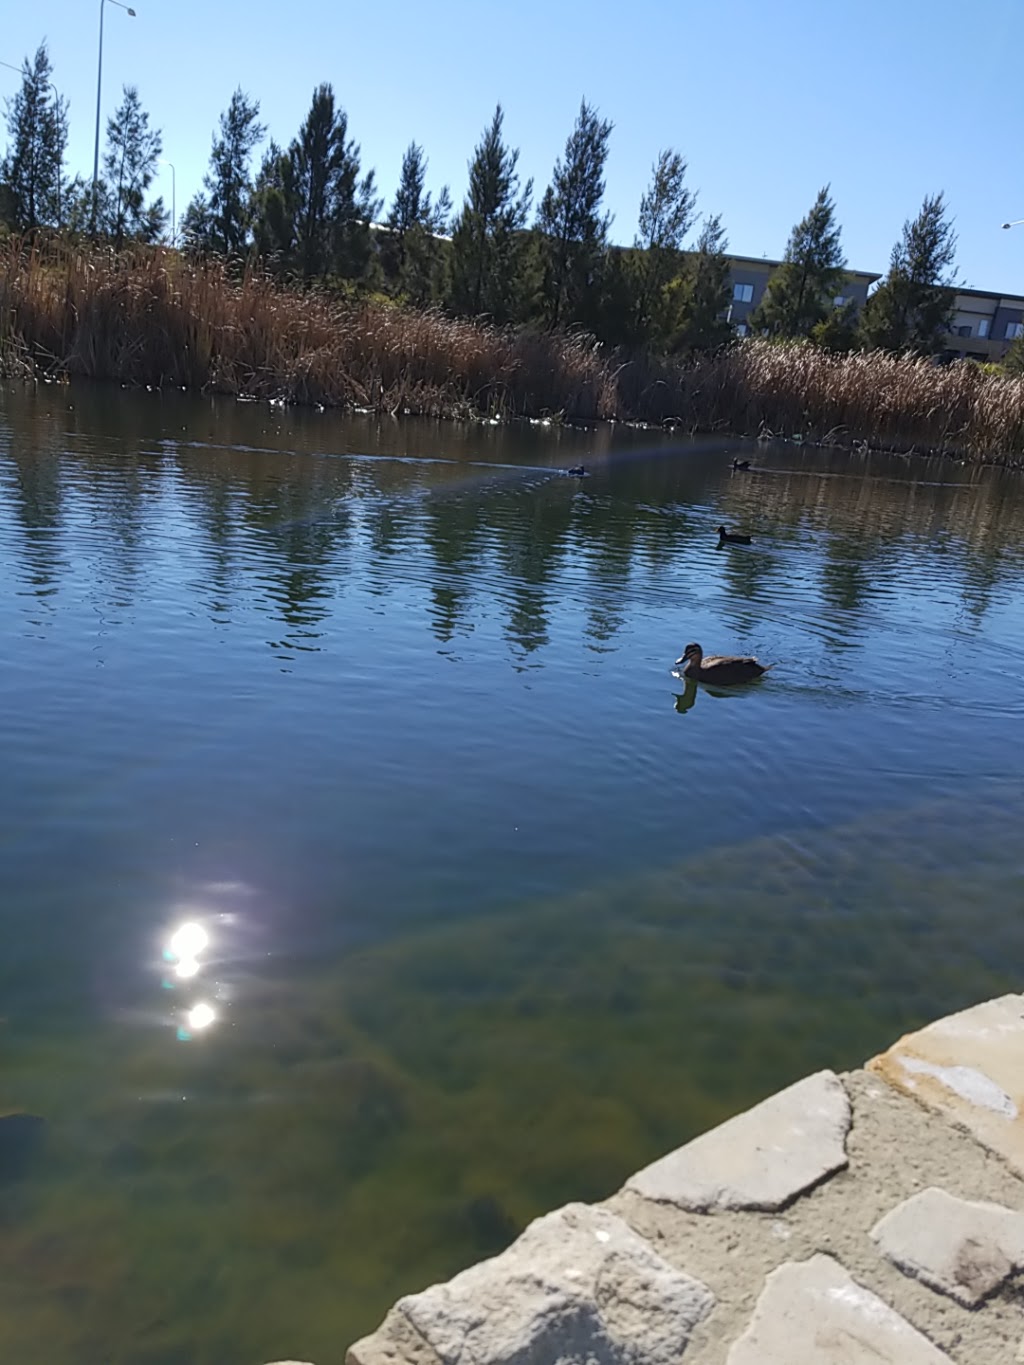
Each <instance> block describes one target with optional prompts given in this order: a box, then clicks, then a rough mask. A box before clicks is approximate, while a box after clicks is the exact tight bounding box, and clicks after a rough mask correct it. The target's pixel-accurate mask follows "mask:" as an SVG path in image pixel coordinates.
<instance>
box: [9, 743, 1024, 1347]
mask: <svg viewBox="0 0 1024 1365" xmlns="http://www.w3.org/2000/svg"><path fill="white" fill-rule="evenodd" d="M684 723H689V722H688V721H687V722H684ZM1022 814H1024V812H1022V811H1021V808H1020V802H1019V795H1018V794H1017V793H1016V792H1012V793H1011V792H1002V791H1000V790H998V789H994V790H993V791H992V793H991V795H990V796H989V797H987V798H984V797H983V798H982V799H980V800H972V801H971V802H970V804H969V806H966V807H965V806H964V805H962V804H960V803H958V802H954V801H948V800H947V801H936V802H933V803H927V804H922V805H921V806H919V807H917V808H913V809H910V810H901V811H899V812H888V811H879V812H878V813H877V814H876V815H873V816H871V817H869V818H866V819H863V820H860V821H857V822H854V823H852V824H849V825H846V826H840V827H837V828H835V829H832V830H829V831H827V832H821V833H818V834H807V833H801V834H800V835H799V836H797V837H789V836H785V837H776V838H760V839H756V840H754V841H751V842H749V843H744V844H741V845H738V846H733V847H727V848H721V849H717V850H714V851H712V852H709V853H705V854H701V855H700V856H697V857H693V858H688V859H685V860H683V861H682V862H680V863H677V864H675V865H671V866H666V867H662V868H658V869H656V870H653V871H652V872H650V873H649V874H647V875H643V876H640V877H629V878H627V879H624V880H622V881H619V882H615V883H612V884H609V885H604V886H597V887H595V888H594V889H593V890H589V891H583V892H578V893H575V894H572V895H570V896H567V897H564V898H556V899H553V900H548V901H543V902H539V903H534V904H525V905H516V906H515V907H513V908H512V909H511V910H509V911H508V912H507V913H502V914H495V915H490V916H488V917H486V918H479V919H472V920H469V921H466V920H465V919H463V918H461V917H459V918H455V919H451V920H449V921H447V922H444V921H442V922H439V923H435V924H433V925H431V926H430V927H427V928H422V929H417V928H415V927H414V926H409V927H408V929H407V931H406V932H404V933H402V934H401V935H400V936H399V937H398V938H397V939H396V940H395V941H392V942H389V943H386V944H377V945H368V946H365V947H364V948H362V949H361V950H358V951H354V952H351V953H350V954H348V955H346V957H345V958H344V959H341V960H338V961H336V962H330V963H327V964H325V965H322V966H320V967H317V968H315V969H310V968H309V967H305V966H304V967H302V968H301V969H300V968H299V967H298V966H297V965H295V966H294V967H293V968H289V967H288V965H287V964H283V965H279V967H278V968H277V969H276V970H275V971H274V972H273V973H272V974H271V975H269V976H261V978H260V979H259V980H255V979H254V980H252V981H250V982H249V983H248V987H247V993H246V1003H245V1011H244V1017H242V1016H239V1019H238V1022H237V1026H236V1027H234V1028H232V1029H231V1030H230V1031H229V1032H228V1033H225V1034H223V1035H221V1036H220V1037H218V1039H217V1045H216V1046H215V1047H210V1048H209V1049H206V1047H205V1044H204V1043H203V1042H202V1041H199V1042H197V1043H196V1044H195V1045H191V1046H189V1047H183V1048H178V1049H175V1048H173V1047H172V1048H168V1047H167V1045H166V1041H165V1040H164V1039H163V1038H161V1039H159V1040H157V1039H156V1038H155V1037H154V1038H153V1040H152V1041H151V1042H148V1043H147V1041H146V1036H145V1034H143V1033H141V1032H139V1031H134V1032H131V1031H129V1032H126V1031H125V1030H124V1029H123V1028H116V1027H113V1026H111V1027H110V1028H109V1029H107V1030H106V1031H104V1032H100V1033H90V1036H89V1040H88V1044H87V1045H86V1044H85V1043H83V1045H82V1047H81V1048H79V1049H76V1046H75V1043H74V1041H73V1040H71V1039H69V1038H68V1037H67V1036H56V1035H47V1034H45V1033H44V1034H42V1035H40V1036H39V1037H37V1038H35V1039H31V1040H29V1039H21V1040H19V1047H18V1048H17V1050H16V1052H15V1053H14V1055H13V1057H12V1058H11V1059H10V1061H11V1062H13V1065H11V1064H8V1065H5V1068H4V1085H5V1092H6V1098H7V1099H8V1101H10V1100H11V1099H14V1098H17V1099H18V1100H19V1101H20V1102H21V1103H23V1104H24V1106H25V1107H26V1108H32V1107H34V1106H38V1108H39V1109H40V1110H42V1111H44V1112H46V1113H47V1114H48V1115H49V1116H50V1118H51V1120H52V1122H51V1125H50V1130H49V1132H48V1133H47V1136H46V1138H45V1140H44V1146H43V1149H42V1152H41V1153H40V1166H42V1160H41V1158H42V1156H43V1155H44V1154H45V1176H43V1177H41V1178H40V1179H38V1180H31V1181H28V1182H26V1183H23V1184H20V1185H19V1186H17V1187H16V1188H15V1189H14V1190H13V1191H11V1192H10V1193H9V1195H8V1202H6V1203H5V1234H4V1238H3V1239H2V1243H0V1324H2V1325H0V1348H2V1350H3V1353H4V1356H5V1358H7V1359H12V1360H19V1359H30V1358H33V1353H34V1352H36V1351H37V1349H38V1345H39V1342H40V1341H45V1342H46V1345H47V1359H48V1360H49V1361H51V1362H52V1365H72V1363H73V1362H81V1361H84V1360H100V1359H102V1360H104V1361H107V1362H110V1365H121V1363H122V1362H131V1365H171V1363H172V1362H173V1363H175V1365H176V1363H177V1362H180V1361H182V1360H184V1359H188V1360H189V1361H190V1362H192V1365H219V1363H220V1362H223V1361H241V1360H247V1359H273V1358H275V1357H276V1356H278V1355H282V1354H285V1355H286V1354H287V1353H288V1352H291V1353H292V1354H295V1355H297V1356H299V1357H309V1358H312V1359H332V1358H335V1357H340V1354H341V1351H342V1349H343V1348H344V1346H345V1345H346V1344H347V1343H348V1342H350V1341H351V1340H352V1339H354V1338H355V1337H356V1336H358V1335H360V1334H361V1333H363V1332H364V1331H366V1330H368V1329H370V1328H371V1327H372V1326H373V1325H375V1323H376V1322H377V1321H378V1320H379V1318H380V1317H381V1315H382V1314H383V1313H384V1311H386V1309H387V1308H388V1307H389V1306H390V1304H391V1302H392V1301H393V1300H394V1299H395V1298H396V1297H397V1296H399V1295H400V1294H401V1293H403V1292H405V1291H407V1290H409V1289H410V1288H413V1287H419V1286H422V1285H424V1284H426V1283H428V1282H430V1281H432V1280H434V1279H437V1278H441V1277H446V1276H448V1275H450V1274H451V1273H453V1272H454V1271H455V1270H457V1269H458V1268H460V1267H461V1266H464V1265H466V1264H469V1263H471V1262H472V1261H473V1260H475V1259H478V1258H480V1257H481V1256H484V1255H487V1254H490V1253H493V1252H495V1251H497V1250H499V1249H500V1248H501V1247H502V1246H504V1245H505V1244H506V1243H507V1242H508V1241H509V1240H510V1238H511V1237H512V1236H513V1235H514V1234H515V1232H516V1231H517V1230H518V1229H519V1228H521V1227H522V1226H523V1224H524V1223H525V1222H526V1221H527V1220H528V1219H529V1218H531V1217H533V1216H535V1215H537V1214H539V1213H541V1212H543V1211H545V1210H546V1209H548V1208H550V1207H553V1206H554V1205H556V1204H558V1203H560V1202H563V1201H565V1200H566V1199H568V1198H583V1199H600V1198H602V1197H603V1196H606V1195H607V1194H609V1193H611V1192H612V1191H613V1190H614V1189H616V1188H617V1187H618V1185H619V1184H620V1183H621V1182H622V1181H623V1179H624V1178H625V1177H626V1176H627V1175H628V1174H629V1173H630V1172H631V1171H632V1170H633V1169H635V1168H637V1167H639V1166H640V1165H642V1164H643V1163H645V1162H647V1161H648V1160H651V1159H653V1158H654V1157H656V1156H658V1155H660V1154H662V1153H663V1152H664V1151H666V1150H669V1149H671V1148H672V1147H673V1146H675V1145H677V1144H678V1143H680V1142H681V1141H684V1140H685V1139H686V1138H688V1137H690V1136H693V1135H694V1134H696V1133H697V1132H699V1131H701V1130H703V1129H705V1128H707V1127H708V1126H710V1125H712V1124H714V1123H716V1122H717V1121H719V1120H721V1119H723V1118H725V1117H727V1116H728V1115H730V1114H732V1113H734V1112H735V1111H736V1110H737V1109H739V1108H742V1107H743V1106H745V1105H747V1104H750V1103H751V1102H753V1101H755V1100H756V1099H758V1098H760V1097H762V1096H764V1095H766V1094H768V1093H770V1092H771V1091H773V1090H774V1089H776V1088H777V1087H779V1086H782V1085H784V1084H786V1083H787V1082H789V1081H791V1080H793V1079H795V1078H796V1077H797V1076H798V1075H799V1074H803V1073H806V1072H808V1071H810V1070H813V1069H815V1068H817V1067H821V1066H831V1067H835V1068H842V1067H850V1066H856V1065H858V1064H859V1063H860V1062H861V1061H862V1060H864V1059H865V1058H866V1057H867V1056H868V1055H870V1054H871V1053H872V1052H874V1051H876V1050H880V1049H881V1048H882V1047H884V1046H885V1045H886V1044H887V1043H888V1042H889V1041H890V1040H891V1039H892V1038H894V1037H895V1036H897V1035H898V1034H899V1033H901V1032H902V1031H905V1030H907V1029H910V1028H913V1027H915V1026H917V1025H919V1024H920V1023H922V1022H923V1021H925V1020H927V1019H929V1018H931V1017H934V1016H936V1015H938V1014H941V1013H943V1012H950V1011H952V1010H955V1009H957V1008H958V1007H961V1006H964V1005H967V1004H968V1003H972V1002H974V1001H976V1000H979V999H982V998H985V997H987V996H991V995H995V994H999V993H1002V992H1003V991H1005V990H1008V989H1011V988H1012V986H1013V984H1014V979H1013V974H1012V970H1011V967H1010V964H1012V963H1014V962H1018V961H1020V957H1021V953H1022V952H1024V924H1022V922H1021V919H1020V916H1019V915H1018V914H1017V913H1016V911H1017V906H1018V899H1019V885H1018V881H1017V878H1016V877H1014V876H1012V875H1006V876H999V877H991V876H977V875H969V874H967V873H965V872H964V871H963V870H962V869H964V868H966V867H969V866H978V865H979V863H981V864H984V862H985V854H986V849H989V850H990V851H994V850H996V849H998V848H999V847H1000V846H1005V843H1006V841H1008V840H1009V841H1013V840H1015V839H1016V837H1017V831H1018V830H1019V828H1020V820H1021V816H1022ZM723 885H727V886H729V887H730V888H731V889H730V892H729V896H730V904H729V906H728V914H724V913H723V906H722V904H721V894H722V887H723ZM787 1039H788V1040H789V1041H790V1044H791V1047H790V1048H789V1049H787V1047H786V1043H785V1040H787ZM780 1040H782V1041H781V1043H780ZM101 1072H102V1073H104V1074H107V1075H109V1074H111V1073H113V1074H116V1076H117V1077H118V1087H117V1090H116V1092H113V1093H112V1092H111V1090H110V1088H109V1086H107V1085H101V1084H98V1083H97V1080H98V1077H99V1074H100V1073H101ZM568 1077H571V1078H572V1084H571V1085H567V1084H566V1079H567V1078H568ZM667 1078H676V1079H674V1080H669V1081H667ZM186 1095H187V1099H183V1098H182V1097H183V1096H186ZM140 1101H141V1102H140ZM225 1249H230V1251H229V1254H225ZM297 1302H298V1303H300V1304H301V1312H300V1313H299V1314H298V1316H297V1315H296V1312H295V1305H296V1303H297ZM129 1303H130V1304H131V1306H132V1307H131V1313H130V1314H126V1313H125V1311H124V1305H125V1304H129ZM196 1321H201V1322H202V1332H201V1334H200V1335H198V1336H197V1335H196V1333H195V1331H194V1326H195V1322H196ZM297 1323H298V1324H300V1325H298V1326H297Z"/></svg>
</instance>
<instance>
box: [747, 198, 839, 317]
mask: <svg viewBox="0 0 1024 1365" xmlns="http://www.w3.org/2000/svg"><path fill="white" fill-rule="evenodd" d="M839 235H840V230H839V225H838V224H837V223H836V220H835V204H834V203H833V202H832V199H831V197H830V195H829V187H828V185H826V186H824V188H823V189H821V190H819V191H818V197H817V199H815V201H814V204H813V205H812V207H811V209H810V212H809V213H808V214H807V216H806V217H805V218H802V219H801V220H800V222H799V223H797V225H796V227H795V228H794V229H793V231H792V233H791V234H790V238H789V243H788V245H787V247H786V254H785V256H784V257H783V261H782V265H780V266H779V268H778V269H777V270H776V271H775V273H774V274H773V275H772V277H771V279H770V280H769V282H768V289H767V291H766V293H765V296H764V298H763V299H762V300H761V303H760V305H759V306H758V308H757V309H756V310H755V311H754V313H753V314H752V315H751V318H750V325H751V327H753V328H754V329H755V331H764V332H768V333H770V334H771V335H772V336H778V337H800V336H807V335H808V333H809V332H810V331H811V328H812V327H814V326H815V325H816V324H817V323H819V322H822V321H823V320H824V319H825V318H826V317H827V316H828V313H829V311H830V310H831V308H832V307H833V303H832V300H833V298H834V297H835V295H836V294H837V293H838V292H839V289H840V287H841V285H842V283H843V280H844V278H845V273H846V257H845V256H844V255H843V250H842V247H841V246H840V244H839Z"/></svg>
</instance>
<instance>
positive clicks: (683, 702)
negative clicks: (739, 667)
mask: <svg viewBox="0 0 1024 1365" xmlns="http://www.w3.org/2000/svg"><path fill="white" fill-rule="evenodd" d="M673 677H676V678H680V679H681V681H682V684H683V690H682V692H676V693H675V694H674V697H675V709H676V710H677V711H678V712H679V714H680V715H681V716H682V715H685V714H686V712H687V711H692V710H693V705H694V703H695V702H696V700H697V693H698V692H706V693H707V695H708V696H709V697H719V698H721V697H739V696H742V695H743V693H744V692H750V691H752V690H753V689H752V688H749V687H742V688H735V687H733V688H725V687H709V686H708V684H707V683H702V684H701V686H700V687H698V686H697V684H696V683H695V682H694V680H693V679H692V678H684V677H682V675H681V674H679V673H674V674H673Z"/></svg>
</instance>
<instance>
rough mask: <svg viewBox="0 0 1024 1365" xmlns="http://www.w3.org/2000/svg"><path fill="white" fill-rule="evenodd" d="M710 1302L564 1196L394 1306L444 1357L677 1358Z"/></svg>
mask: <svg viewBox="0 0 1024 1365" xmlns="http://www.w3.org/2000/svg"><path fill="white" fill-rule="evenodd" d="M713 1306H714V1297H713V1295H712V1294H711V1291H710V1290H709V1289H708V1288H707V1287H706V1286H705V1285H703V1284H701V1283H700V1281H699V1280H695V1279H692V1278H691V1277H690V1276H688V1275H684V1274H682V1273H681V1272H680V1271H678V1270H675V1269H674V1268H673V1267H672V1266H670V1265H669V1264H668V1262H667V1261H665V1260H663V1259H662V1258H661V1257H660V1256H659V1255H658V1254H657V1252H656V1251H655V1250H654V1248H653V1247H652V1246H651V1245H650V1243H649V1242H647V1241H645V1240H644V1239H643V1238H642V1237H639V1236H637V1234H636V1233H635V1232H633V1231H632V1230H631V1229H630V1228H629V1227H628V1226H627V1225H626V1224H625V1223H624V1222H623V1221H622V1220H621V1219H620V1218H617V1217H616V1216H615V1215H614V1214H612V1213H609V1212H608V1211H607V1210H605V1209H595V1208H590V1207H589V1206H587V1205H584V1204H569V1205H567V1206H566V1207H565V1208H563V1209H559V1210H558V1211H557V1212H555V1213H550V1214H548V1215H546V1216H545V1217H543V1218H538V1219H537V1220H536V1221H535V1222H533V1223H531V1224H530V1226H529V1227H528V1228H527V1229H526V1231H525V1232H524V1233H523V1235H522V1236H521V1237H520V1238H519V1239H518V1240H517V1241H516V1242H514V1243H513V1244H512V1246H511V1247H509V1249H508V1250H507V1251H505V1252H503V1253H502V1254H501V1255H500V1256H496V1257H494V1258H493V1259H492V1260H490V1261H484V1262H482V1263H481V1264H480V1265H476V1266H472V1267H471V1268H470V1269H469V1270H465V1271H463V1272H462V1273H461V1274H460V1275H456V1276H455V1278H454V1279H452V1280H449V1281H448V1283H447V1284H440V1285H433V1286H432V1287H431V1288H430V1289H427V1290H424V1292H423V1293H422V1294H412V1295H409V1296H407V1297H406V1298H404V1299H400V1300H399V1302H398V1304H397V1305H396V1307H395V1310H394V1311H395V1313H396V1314H399V1315H401V1316H403V1317H404V1318H405V1319H406V1320H407V1321H408V1322H409V1323H410V1324H411V1325H412V1326H413V1328H415V1330H416V1332H417V1333H418V1334H419V1335H420V1337H421V1338H422V1339H423V1340H424V1342H425V1343H426V1344H427V1345H428V1346H429V1347H430V1348H431V1349H432V1350H433V1351H434V1352H436V1354H437V1356H438V1357H439V1358H440V1359H441V1361H443V1362H444V1365H533V1363H534V1362H545V1363H546V1362H551V1363H552V1365H554V1362H558V1363H559V1365H574V1363H578V1365H584V1362H586V1365H678V1362H679V1360H680V1357H681V1356H682V1354H683V1352H684V1351H685V1349H686V1346H687V1343H688V1341H689V1339H690V1336H691V1334H692V1332H693V1329H694V1328H695V1327H696V1326H697V1324H698V1323H699V1322H700V1321H701V1319H702V1318H704V1317H705V1316H706V1314H707V1313H709V1312H710V1311H711V1308H712V1307H713ZM367 1341H368V1342H369V1341H372V1338H367ZM362 1347H363V1343H357V1345H356V1346H355V1347H353V1351H352V1353H353V1356H354V1357H356V1358H358V1359H362V1356H363V1354H364V1352H363V1350H362Z"/></svg>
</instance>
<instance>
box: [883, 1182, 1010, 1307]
mask: <svg viewBox="0 0 1024 1365" xmlns="http://www.w3.org/2000/svg"><path fill="white" fill-rule="evenodd" d="M871 1236H872V1237H873V1238H874V1240H875V1241H876V1242H877V1243H878V1245H879V1248H880V1250H881V1251H882V1253H883V1254H884V1255H885V1256H887V1257H888V1259H889V1260H890V1261H892V1262H893V1264H894V1265H897V1266H899V1268H900V1270H902V1271H904V1272H905V1273H906V1274H908V1275H913V1276H915V1277H916V1278H917V1279H919V1280H922V1281H923V1282H924V1283H925V1284H927V1285H930V1286H931V1287H932V1288H933V1289H938V1290H941V1292H942V1293H943V1294H949V1295H950V1297H951V1298H954V1299H956V1300H958V1302H960V1303H962V1304H964V1305H965V1306H966V1307H968V1308H971V1307H973V1306H974V1305H975V1304H976V1303H979V1302H980V1301H981V1300H982V1299H983V1298H984V1297H985V1296H986V1294H990V1293H991V1292H992V1290H993V1289H997V1288H998V1287H999V1286H1000V1285H1001V1284H1002V1283H1003V1281H1004V1280H1006V1279H1008V1278H1009V1276H1010V1275H1012V1274H1013V1273H1014V1272H1015V1271H1016V1270H1019V1269H1021V1268H1022V1267H1024V1213H1015V1212H1014V1211H1013V1210H1012V1209H1007V1208H1004V1207H1003V1206H1002V1205H1000V1204H979V1203H973V1202H971V1201H969V1200H966V1199H957V1198H955V1197H954V1196H953V1195H951V1194H947V1193H946V1191H945V1190H937V1189H935V1188H930V1189H927V1190H922V1191H921V1193H920V1194H915V1195H914V1196H913V1198H911V1199H906V1200H904V1202H903V1203H902V1204H899V1205H897V1207H896V1208H894V1209H893V1210H892V1212H891V1213H887V1214H886V1215H885V1217H884V1218H883V1219H881V1220H880V1221H879V1222H878V1223H877V1224H876V1225H875V1226H874V1227H873V1228H872V1229H871Z"/></svg>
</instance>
